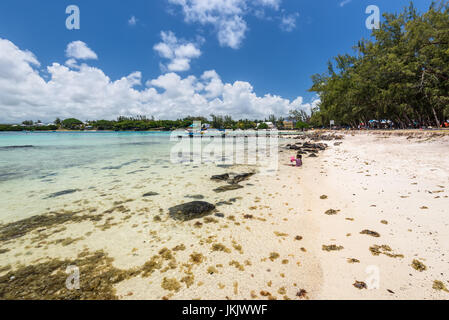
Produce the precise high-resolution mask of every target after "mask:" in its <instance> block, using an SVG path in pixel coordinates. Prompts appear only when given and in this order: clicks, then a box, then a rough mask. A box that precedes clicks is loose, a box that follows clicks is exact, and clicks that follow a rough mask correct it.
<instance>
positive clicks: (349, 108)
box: [310, 1, 449, 127]
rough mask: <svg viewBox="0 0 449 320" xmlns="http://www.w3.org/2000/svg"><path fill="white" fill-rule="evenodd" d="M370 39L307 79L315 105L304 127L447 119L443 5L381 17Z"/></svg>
mask: <svg viewBox="0 0 449 320" xmlns="http://www.w3.org/2000/svg"><path fill="white" fill-rule="evenodd" d="M384 19H385V22H384V23H382V24H381V27H380V29H379V30H373V33H372V36H373V40H362V41H359V43H358V45H357V46H356V47H355V48H354V49H355V52H356V53H355V55H348V54H346V55H339V56H337V57H336V58H334V61H333V62H329V63H328V71H327V72H326V73H324V74H317V75H314V76H312V80H313V86H312V88H311V89H310V91H311V92H316V93H317V94H318V95H319V97H320V99H321V104H320V106H319V108H317V109H316V110H313V111H314V112H313V114H312V117H311V119H310V123H311V124H312V125H314V126H326V125H327V126H328V125H329V121H330V120H335V121H336V124H338V125H349V126H353V127H356V126H358V125H359V124H360V123H365V124H366V123H368V121H369V120H373V119H374V120H381V119H387V120H391V121H393V122H394V124H395V125H396V126H398V127H419V126H437V127H440V126H441V125H443V123H444V122H445V121H447V119H448V118H449V3H448V1H439V2H438V3H436V2H434V3H432V4H431V6H430V8H429V10H428V11H427V12H426V13H423V14H419V13H417V11H416V9H415V8H414V7H413V4H410V6H409V8H406V9H404V11H403V12H402V13H401V14H384Z"/></svg>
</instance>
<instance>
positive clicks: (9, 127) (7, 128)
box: [0, 124, 58, 131]
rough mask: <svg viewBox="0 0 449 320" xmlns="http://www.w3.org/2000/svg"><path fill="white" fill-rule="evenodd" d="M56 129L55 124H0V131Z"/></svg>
mask: <svg viewBox="0 0 449 320" xmlns="http://www.w3.org/2000/svg"><path fill="white" fill-rule="evenodd" d="M57 129H58V126H56V125H47V126H37V125H36V126H26V127H22V126H17V125H11V124H0V131H55V130H57Z"/></svg>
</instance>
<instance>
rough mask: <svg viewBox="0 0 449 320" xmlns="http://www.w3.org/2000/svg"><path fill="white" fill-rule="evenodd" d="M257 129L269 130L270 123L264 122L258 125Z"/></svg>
mask: <svg viewBox="0 0 449 320" xmlns="http://www.w3.org/2000/svg"><path fill="white" fill-rule="evenodd" d="M257 129H260V130H267V129H269V127H268V124H266V123H265V122H262V123H261V124H259V126H258V127H257Z"/></svg>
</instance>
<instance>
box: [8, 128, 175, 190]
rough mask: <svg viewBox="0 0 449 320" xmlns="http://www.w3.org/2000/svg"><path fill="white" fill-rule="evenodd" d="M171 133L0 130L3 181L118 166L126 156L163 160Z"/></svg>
mask: <svg viewBox="0 0 449 320" xmlns="http://www.w3.org/2000/svg"><path fill="white" fill-rule="evenodd" d="M169 137H170V133H169V132H157V133H136V132H124V133H115V132H114V133H112V132H106V133H97V132H89V133H0V183H2V182H5V181H8V180H12V179H21V178H28V179H40V178H42V177H51V176H54V174H55V173H57V171H58V170H62V169H64V168H70V167H83V166H84V167H86V168H94V167H95V166H96V165H97V164H105V163H111V166H113V165H114V164H115V165H116V166H117V165H120V163H116V161H122V160H123V159H126V158H128V157H127V156H129V157H131V158H133V156H136V157H137V158H136V159H134V158H133V159H131V160H141V161H144V160H145V158H148V159H155V158H159V160H160V161H163V160H164V158H165V159H169V156H170V154H169V147H170V143H169ZM167 157H168V158H167ZM131 160H130V161H131Z"/></svg>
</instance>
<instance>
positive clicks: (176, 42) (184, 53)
mask: <svg viewBox="0 0 449 320" xmlns="http://www.w3.org/2000/svg"><path fill="white" fill-rule="evenodd" d="M161 38H162V42H160V43H158V44H156V45H155V46H154V48H153V49H154V50H155V51H156V52H157V53H159V55H160V56H161V57H162V58H165V59H168V60H169V63H168V64H167V65H162V67H163V69H165V70H168V71H175V72H178V71H187V70H189V69H190V62H191V61H192V59H195V58H198V57H200V56H201V51H200V49H198V48H197V44H195V43H193V42H187V41H185V40H182V39H181V40H180V39H178V38H176V36H175V34H174V33H173V32H171V31H168V32H165V31H162V32H161Z"/></svg>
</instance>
